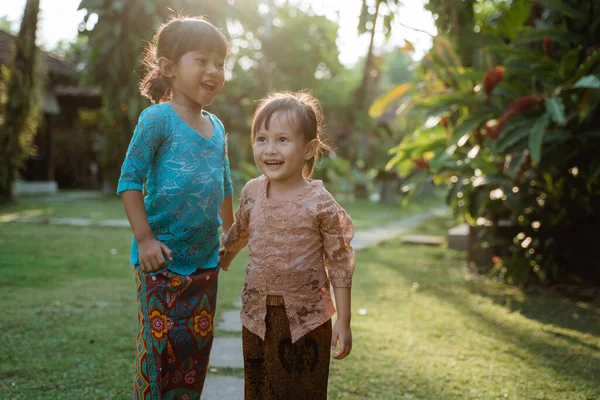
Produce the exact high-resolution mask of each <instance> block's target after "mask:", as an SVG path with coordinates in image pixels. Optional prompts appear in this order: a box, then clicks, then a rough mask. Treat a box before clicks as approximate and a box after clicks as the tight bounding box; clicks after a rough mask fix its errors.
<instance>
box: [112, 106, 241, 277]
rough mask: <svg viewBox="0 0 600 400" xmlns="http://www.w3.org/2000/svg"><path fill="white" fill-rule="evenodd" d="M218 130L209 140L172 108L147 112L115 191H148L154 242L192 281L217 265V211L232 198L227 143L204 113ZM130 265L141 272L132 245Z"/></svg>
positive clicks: (216, 122)
mask: <svg viewBox="0 0 600 400" xmlns="http://www.w3.org/2000/svg"><path fill="white" fill-rule="evenodd" d="M203 113H204V115H206V116H208V117H209V118H210V120H211V121H212V124H213V126H214V134H213V135H212V136H211V137H210V139H206V138H205V137H203V136H202V135H200V134H199V133H198V132H196V131H195V130H194V129H192V128H191V127H190V126H189V125H188V124H187V123H186V122H185V121H184V120H183V119H181V117H179V115H177V113H176V112H175V110H174V109H173V108H172V107H171V105H170V104H169V103H161V104H155V105H152V106H150V107H148V108H146V109H145V110H144V111H143V112H142V113H141V114H140V117H139V120H138V124H137V126H136V128H135V131H134V133H133V137H132V139H131V143H130V144H129V149H128V150H127V155H126V156H125V161H124V162H123V166H122V168H121V177H120V178H119V184H118V187H117V193H118V194H119V195H120V194H121V193H123V192H124V191H126V190H139V191H141V192H143V191H144V184H145V185H146V191H147V195H146V197H145V198H144V204H145V206H146V213H147V214H148V222H149V223H150V227H151V229H152V233H153V235H154V237H155V238H156V239H157V240H158V241H160V242H161V243H164V244H165V245H166V246H167V247H169V248H170V249H171V250H172V251H173V261H170V262H169V264H168V267H167V269H169V270H171V271H173V272H175V273H178V274H182V275H189V274H191V273H193V272H194V271H196V270H197V269H198V268H215V267H216V266H217V264H218V250H219V234H218V229H219V226H221V222H222V221H221V218H220V217H219V211H220V208H221V204H222V203H223V199H224V198H226V197H229V196H231V195H232V186H231V175H230V170H229V160H228V158H227V140H226V134H225V129H224V127H223V124H222V123H221V121H219V119H218V118H217V117H216V116H214V115H212V114H210V113H208V112H206V111H203ZM130 262H131V264H133V265H135V266H139V256H138V247H137V243H136V241H135V238H134V239H133V243H132V246H131V255H130Z"/></svg>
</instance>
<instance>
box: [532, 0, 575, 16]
mask: <svg viewBox="0 0 600 400" xmlns="http://www.w3.org/2000/svg"><path fill="white" fill-rule="evenodd" d="M540 3H542V4H543V5H545V6H546V7H548V8H550V9H554V10H557V11H560V12H561V13H563V14H564V15H566V16H567V17H570V18H573V19H583V18H584V17H585V15H584V13H583V12H582V11H581V10H578V9H577V8H574V7H571V6H570V5H569V2H567V1H564V0H540Z"/></svg>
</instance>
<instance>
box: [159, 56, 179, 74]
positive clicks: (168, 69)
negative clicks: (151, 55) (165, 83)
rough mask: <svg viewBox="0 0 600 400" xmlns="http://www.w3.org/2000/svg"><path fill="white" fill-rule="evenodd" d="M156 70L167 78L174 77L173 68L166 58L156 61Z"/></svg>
mask: <svg viewBox="0 0 600 400" xmlns="http://www.w3.org/2000/svg"><path fill="white" fill-rule="evenodd" d="M158 69H160V73H161V74H163V75H164V76H166V77H167V78H173V77H174V76H175V68H174V65H173V63H172V62H171V60H169V59H168V58H166V57H160V58H159V59H158Z"/></svg>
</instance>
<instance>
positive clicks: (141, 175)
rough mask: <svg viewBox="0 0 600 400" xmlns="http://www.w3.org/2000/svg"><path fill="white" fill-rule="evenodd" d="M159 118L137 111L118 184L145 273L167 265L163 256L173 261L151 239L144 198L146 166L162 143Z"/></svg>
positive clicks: (170, 256) (161, 247)
mask: <svg viewBox="0 0 600 400" xmlns="http://www.w3.org/2000/svg"><path fill="white" fill-rule="evenodd" d="M161 121H162V120H161V118H160V116H158V115H154V114H152V113H151V112H148V110H145V111H143V112H142V114H140V118H139V120H138V123H137V125H136V127H135V130H134V132H133V137H132V138H131V142H130V143H129V148H128V149H127V154H126V155H125V160H124V161H123V166H122V167H121V176H120V177H119V184H118V187H117V193H118V194H120V195H121V199H122V200H123V205H124V206H125V213H126V214H127V218H128V219H129V224H130V225H131V228H132V230H133V235H134V236H135V241H136V243H137V245H138V250H139V263H140V270H141V271H142V272H145V273H148V272H154V271H158V270H160V269H162V268H164V267H165V266H166V265H167V262H166V260H165V257H164V255H166V256H167V258H168V259H169V260H173V254H172V252H171V250H170V249H169V248H168V247H167V246H165V245H164V244H162V243H160V242H158V241H157V240H156V239H154V236H153V234H152V229H151V228H150V224H149V223H148V216H147V215H146V208H145V206H144V197H143V190H144V182H145V180H146V177H147V175H148V169H149V168H150V164H151V162H152V160H153V159H154V155H155V154H156V152H157V151H158V149H159V147H160V146H161V144H162V142H163V132H164V128H163V126H162V122H161ZM163 254H164V255H163Z"/></svg>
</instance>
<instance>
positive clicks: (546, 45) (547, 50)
mask: <svg viewBox="0 0 600 400" xmlns="http://www.w3.org/2000/svg"><path fill="white" fill-rule="evenodd" d="M551 51H552V39H550V38H549V37H548V36H546V37H545V38H544V56H546V57H550V52H551Z"/></svg>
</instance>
